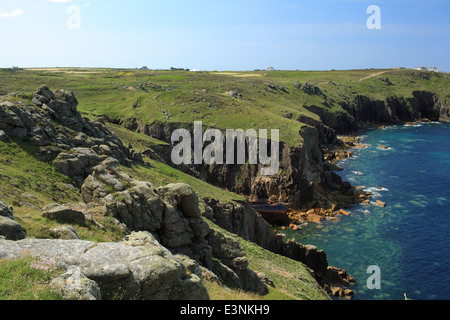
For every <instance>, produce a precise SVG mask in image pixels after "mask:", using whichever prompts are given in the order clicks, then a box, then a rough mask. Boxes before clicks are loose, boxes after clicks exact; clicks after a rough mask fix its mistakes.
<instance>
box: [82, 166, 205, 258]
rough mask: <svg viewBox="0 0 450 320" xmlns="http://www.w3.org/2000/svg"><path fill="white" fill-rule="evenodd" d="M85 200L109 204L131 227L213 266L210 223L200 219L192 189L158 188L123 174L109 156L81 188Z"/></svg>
mask: <svg viewBox="0 0 450 320" xmlns="http://www.w3.org/2000/svg"><path fill="white" fill-rule="evenodd" d="M81 194H82V197H83V200H84V201H85V203H94V204H96V205H101V206H105V207H106V214H107V215H110V216H113V217H114V218H116V219H117V220H119V221H120V222H122V223H124V224H126V225H127V227H128V228H130V229H131V230H141V231H148V232H152V233H153V234H155V235H157V237H158V240H159V241H160V243H161V244H162V245H163V246H164V247H167V248H168V249H170V250H171V251H172V252H174V253H181V254H184V255H186V256H189V257H191V258H193V259H195V260H197V261H200V262H202V263H203V264H204V265H205V266H207V267H208V266H211V265H212V258H211V249H210V247H209V246H208V243H207V241H206V239H205V237H206V235H207V234H208V232H209V226H208V224H207V223H206V222H205V221H204V220H203V219H202V218H201V213H200V210H199V209H198V199H197V196H196V194H195V192H194V191H193V190H192V188H191V187H190V186H188V185H185V184H172V185H168V186H165V187H161V188H159V189H155V188H154V186H153V185H152V184H151V183H149V182H145V181H138V180H134V179H132V178H130V177H129V176H127V175H126V174H124V173H123V172H122V171H121V170H120V167H119V162H118V161H117V160H115V159H113V158H108V159H107V160H105V161H103V162H102V164H100V165H98V166H96V167H94V168H93V171H92V175H90V176H89V177H88V178H86V180H85V182H84V184H83V186H82V187H81Z"/></svg>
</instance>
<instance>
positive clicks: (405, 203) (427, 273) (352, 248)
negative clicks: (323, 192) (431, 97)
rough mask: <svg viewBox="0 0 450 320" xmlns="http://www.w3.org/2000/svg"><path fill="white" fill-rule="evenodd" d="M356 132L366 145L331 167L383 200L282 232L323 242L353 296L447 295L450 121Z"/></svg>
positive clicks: (449, 285) (430, 297)
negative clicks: (350, 281)
mask: <svg viewBox="0 0 450 320" xmlns="http://www.w3.org/2000/svg"><path fill="white" fill-rule="evenodd" d="M362 135H363V142H364V143H366V144H369V145H370V146H369V147H368V148H366V149H359V150H355V156H354V157H353V158H350V159H347V160H345V161H342V162H340V163H339V165H340V166H342V167H343V168H344V171H343V172H340V173H339V174H340V175H341V176H342V177H343V179H344V180H346V181H349V182H351V183H352V185H354V186H365V187H367V189H369V190H372V191H373V192H375V195H376V197H374V199H373V201H375V200H376V199H379V200H381V201H383V202H386V203H387V206H386V207H384V208H380V207H377V206H376V205H374V204H373V203H372V204H371V205H369V206H367V205H354V206H352V207H351V208H350V210H349V211H350V212H351V213H352V215H351V216H342V217H341V218H340V220H339V221H338V222H330V221H325V222H324V223H322V224H320V225H318V224H314V223H310V224H307V225H304V226H303V228H302V230H301V231H292V230H291V231H287V230H284V231H282V232H284V233H286V234H287V237H288V238H295V239H296V240H297V241H299V242H300V243H303V244H312V245H315V246H316V247H318V248H319V249H323V250H324V251H325V252H326V253H327V258H328V262H329V264H330V265H332V266H337V267H340V268H343V269H345V270H347V272H348V273H349V274H351V275H353V276H354V277H355V278H356V280H357V284H356V285H355V286H353V287H352V288H351V289H353V290H354V291H355V296H354V300H403V299H405V297H404V295H405V294H406V296H407V297H408V299H412V300H448V299H450V272H449V270H448V269H449V267H450V124H446V123H427V124H420V125H417V126H403V125H401V126H400V125H399V126H393V127H391V128H388V129H376V130H368V131H365V132H363V133H362ZM379 145H383V146H386V147H389V149H388V150H383V149H381V148H379ZM358 173H359V174H358ZM361 173H362V175H361ZM379 188H381V189H379ZM364 211H366V212H364ZM367 211H368V212H367ZM369 212H370V213H369ZM369 266H378V267H379V271H380V272H379V275H380V277H379V280H380V281H379V283H380V288H379V289H369V287H371V286H368V285H367V283H368V280H369V283H374V282H373V280H372V276H373V273H372V272H370V273H368V268H369Z"/></svg>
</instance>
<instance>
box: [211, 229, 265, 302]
mask: <svg viewBox="0 0 450 320" xmlns="http://www.w3.org/2000/svg"><path fill="white" fill-rule="evenodd" d="M207 239H208V243H209V245H210V246H211V248H212V252H213V255H214V257H215V258H216V259H218V261H216V262H215V267H214V269H213V271H215V272H217V274H218V275H219V277H220V278H222V280H223V281H224V282H225V283H226V284H228V285H230V286H232V287H235V288H239V289H243V290H246V291H251V292H255V293H257V294H260V295H266V294H268V293H269V289H268V287H267V285H266V284H265V283H264V282H263V281H262V279H261V278H260V277H259V276H258V274H257V273H255V272H253V271H252V270H250V269H249V268H248V260H247V258H246V253H245V251H244V249H243V248H242V246H241V245H240V244H239V242H238V241H237V240H234V239H233V238H232V237H230V236H228V235H226V234H224V233H222V232H220V231H218V230H217V229H211V231H210V233H209V234H208V237H207Z"/></svg>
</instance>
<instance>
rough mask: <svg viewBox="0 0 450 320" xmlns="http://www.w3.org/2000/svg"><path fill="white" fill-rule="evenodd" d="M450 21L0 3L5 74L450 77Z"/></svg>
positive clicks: (357, 3) (275, 9) (362, 9)
mask: <svg viewBox="0 0 450 320" xmlns="http://www.w3.org/2000/svg"><path fill="white" fill-rule="evenodd" d="M370 5H377V6H379V7H380V9H381V29H380V30H370V29H368V28H367V26H366V21H367V19H368V18H369V16H370V14H368V13H367V8H368V7H369V6H370ZM70 6H75V8H77V9H78V10H79V13H80V15H79V16H76V17H77V18H78V17H79V19H78V20H73V19H72V18H73V17H74V15H73V14H74V11H68V9H69V7H70ZM449 14H450V1H448V0H428V1H415V0H409V1H406V0H389V1H388V0H384V1H375V0H369V1H365V0H341V1H338V0H298V1H296V0H272V1H269V0H258V1H257V0H239V1H236V0H227V1H219V0H215V1H214V0H208V1H206V0H190V1H180V0H164V1H163V0H157V1H156V0H155V1H154V0H151V1H141V0H129V1H117V0H108V1H106V0H72V1H70V0H16V1H3V0H0V41H1V44H2V45H1V49H0V67H11V66H13V65H17V66H20V67H112V68H120V67H124V68H136V67H141V66H144V65H145V66H148V67H149V68H152V69H162V68H170V67H180V68H181V67H182V68H191V69H194V68H195V69H202V70H254V69H265V68H267V67H274V68H276V69H284V70H295V69H300V70H328V69H359V68H390V67H396V66H405V67H415V66H422V65H423V66H437V67H439V68H441V70H443V71H446V72H450V61H449V60H450V59H449V57H450V19H449V18H448V16H449ZM69 19H72V20H70V21H79V22H80V23H79V28H75V29H73V28H68V26H67V21H68V20H69Z"/></svg>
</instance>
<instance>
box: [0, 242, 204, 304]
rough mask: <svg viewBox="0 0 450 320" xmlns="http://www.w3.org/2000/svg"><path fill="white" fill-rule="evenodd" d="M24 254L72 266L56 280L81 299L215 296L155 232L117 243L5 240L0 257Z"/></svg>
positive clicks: (181, 298)
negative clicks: (158, 240) (162, 242)
mask: <svg viewBox="0 0 450 320" xmlns="http://www.w3.org/2000/svg"><path fill="white" fill-rule="evenodd" d="M24 255H26V256H30V257H32V258H36V259H40V260H43V261H52V262H53V263H55V264H56V265H57V266H58V267H59V268H62V269H64V270H66V273H65V274H63V275H61V276H60V277H58V278H56V279H54V280H53V281H52V286H54V287H57V288H59V289H62V291H63V292H64V294H65V295H67V296H68V297H73V298H75V299H85V300H94V299H97V300H99V299H104V300H109V299H117V300H130V299H135V300H172V299H173V300H207V299H209V295H208V291H207V290H206V288H205V287H204V286H203V284H202V283H201V279H200V278H199V277H198V276H197V275H196V274H191V273H189V272H188V271H187V270H186V268H185V264H184V263H182V262H181V261H180V260H179V259H177V258H176V257H175V256H174V255H172V254H171V253H170V252H169V251H168V250H167V249H165V248H164V247H162V246H161V245H159V243H158V242H157V241H156V240H155V239H154V237H153V236H152V235H151V234H150V233H145V234H142V233H138V234H134V233H133V234H131V235H130V236H129V237H128V238H127V239H125V240H124V241H123V242H116V243H95V242H89V241H81V240H38V239H26V240H20V241H6V240H0V259H16V258H20V257H23V256H24ZM192 263H195V262H192Z"/></svg>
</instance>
